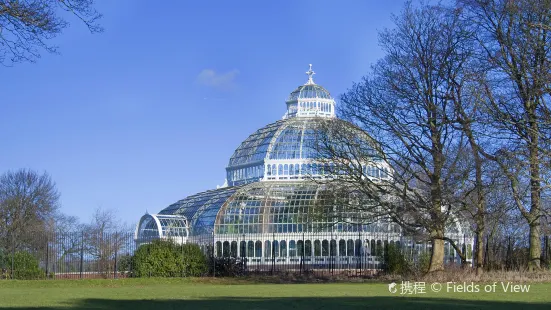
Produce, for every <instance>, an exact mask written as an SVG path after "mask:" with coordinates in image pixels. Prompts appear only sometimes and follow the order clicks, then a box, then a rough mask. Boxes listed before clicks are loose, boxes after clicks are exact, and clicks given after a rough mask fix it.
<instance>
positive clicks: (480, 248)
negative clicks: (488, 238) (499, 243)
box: [475, 229, 484, 276]
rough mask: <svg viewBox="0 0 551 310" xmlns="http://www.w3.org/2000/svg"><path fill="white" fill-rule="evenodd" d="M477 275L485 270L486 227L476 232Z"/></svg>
mask: <svg viewBox="0 0 551 310" xmlns="http://www.w3.org/2000/svg"><path fill="white" fill-rule="evenodd" d="M475 246H476V250H475V251H476V275H477V276H479V275H481V274H482V273H483V272H484V229H482V230H477V232H476V245H475Z"/></svg>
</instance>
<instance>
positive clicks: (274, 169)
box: [272, 164, 277, 175]
mask: <svg viewBox="0 0 551 310" xmlns="http://www.w3.org/2000/svg"><path fill="white" fill-rule="evenodd" d="M272 175H277V169H276V165H275V164H273V165H272Z"/></svg>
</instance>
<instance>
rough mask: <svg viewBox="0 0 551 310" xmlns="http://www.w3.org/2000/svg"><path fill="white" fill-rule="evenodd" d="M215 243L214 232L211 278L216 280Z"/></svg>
mask: <svg viewBox="0 0 551 310" xmlns="http://www.w3.org/2000/svg"><path fill="white" fill-rule="evenodd" d="M215 253H216V242H214V231H213V232H212V277H213V278H216V255H215Z"/></svg>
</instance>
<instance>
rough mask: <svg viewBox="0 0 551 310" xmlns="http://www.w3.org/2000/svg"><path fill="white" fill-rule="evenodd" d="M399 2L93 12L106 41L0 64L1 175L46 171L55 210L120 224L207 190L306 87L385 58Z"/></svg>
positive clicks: (342, 84) (81, 35)
mask: <svg viewBox="0 0 551 310" xmlns="http://www.w3.org/2000/svg"><path fill="white" fill-rule="evenodd" d="M402 5H403V4H402V1H364V0H358V1H348V0H347V1H303V0H295V1H191V0H190V1H159V2H157V1H133V0H127V1H122V0H117V1H107V0H103V1H98V3H97V9H98V10H99V11H100V12H101V13H102V14H103V15H104V17H103V18H102V20H101V24H102V25H103V26H104V28H105V32H104V33H101V34H94V35H92V34H90V33H89V32H87V29H86V28H85V27H84V25H82V24H80V23H79V22H78V21H77V20H75V19H73V18H69V21H70V22H71V27H70V28H68V29H66V30H65V32H64V33H63V34H62V35H61V36H59V37H58V38H56V39H55V40H53V41H52V44H55V45H58V46H59V50H60V55H54V54H43V55H42V58H40V59H39V60H38V61H37V62H36V63H33V64H30V63H23V64H17V65H15V66H14V67H0V85H1V86H0V90H1V91H0V111H1V113H0V141H2V148H1V151H0V173H1V172H5V171H7V170H10V169H11V170H15V169H19V168H30V169H34V170H37V171H40V172H43V171H47V172H48V173H49V174H50V175H51V177H52V178H53V180H54V181H55V182H56V184H57V187H58V189H59V191H60V193H61V211H62V212H64V213H67V214H69V215H75V216H78V217H79V218H81V220H82V221H84V222H87V221H88V220H89V218H90V216H91V214H92V212H93V210H94V209H95V208H97V207H101V208H105V209H114V210H116V211H117V215H118V216H119V217H120V218H122V219H123V220H124V221H126V222H127V223H129V224H133V223H136V222H137V221H138V219H139V218H140V216H141V215H143V214H144V213H145V211H146V210H148V211H149V212H150V213H155V212H158V211H160V210H161V209H162V208H164V207H166V206H168V205H169V204H170V203H173V202H175V201H177V200H179V199H182V198H184V197H186V196H187V195H190V194H193V193H196V192H199V191H204V190H208V189H213V188H216V185H221V184H222V183H223V182H224V178H225V167H226V165H227V163H228V160H229V158H230V156H231V155H232V153H233V151H234V150H235V148H237V147H238V146H239V144H240V143H241V142H242V141H243V140H245V139H246V138H247V136H248V135H249V134H252V133H253V132H254V131H255V130H256V129H258V128H260V127H262V126H264V125H266V124H268V123H271V122H274V121H276V120H278V119H280V118H281V117H282V116H283V114H284V112H285V103H284V101H285V98H286V97H287V95H288V94H289V93H290V92H291V91H292V90H294V89H295V88H296V87H297V86H298V85H301V84H303V83H305V82H306V80H307V77H306V75H305V74H304V72H305V71H307V70H308V64H310V63H311V64H313V69H314V71H315V72H316V75H315V76H314V80H315V81H316V83H318V84H321V85H323V86H324V87H326V88H327V89H328V90H329V91H330V92H331V94H332V95H333V96H334V97H338V96H339V94H341V93H343V92H344V91H345V90H346V89H347V88H349V87H350V86H351V85H352V83H353V82H354V81H358V80H359V79H360V78H361V77H362V76H363V75H365V74H366V73H367V72H368V70H369V67H370V65H371V64H372V63H374V62H375V61H376V60H377V59H378V58H380V57H381V56H382V54H381V50H380V48H379V46H378V44H377V31H378V30H382V29H384V28H386V27H392V19H391V14H398V13H399V12H400V10H401V8H402Z"/></svg>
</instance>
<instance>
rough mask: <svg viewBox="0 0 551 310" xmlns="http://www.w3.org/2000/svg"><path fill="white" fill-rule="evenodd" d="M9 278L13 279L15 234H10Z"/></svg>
mask: <svg viewBox="0 0 551 310" xmlns="http://www.w3.org/2000/svg"><path fill="white" fill-rule="evenodd" d="M11 248H12V250H11V278H12V280H15V262H14V259H15V236H14V235H13V234H12V235H11Z"/></svg>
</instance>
